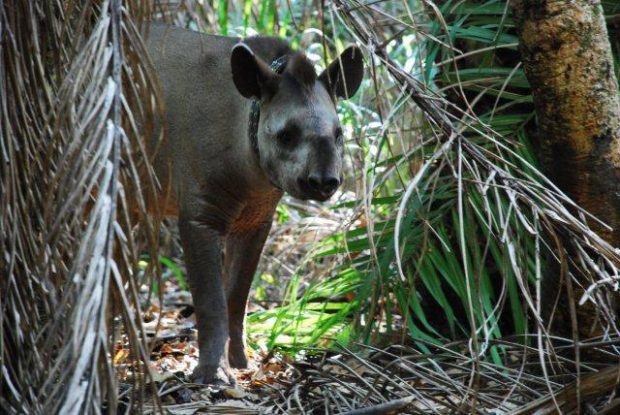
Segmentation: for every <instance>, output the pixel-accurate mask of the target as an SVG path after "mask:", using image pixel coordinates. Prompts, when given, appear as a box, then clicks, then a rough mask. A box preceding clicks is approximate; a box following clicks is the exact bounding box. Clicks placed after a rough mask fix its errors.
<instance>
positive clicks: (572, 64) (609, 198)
mask: <svg viewBox="0 0 620 415" xmlns="http://www.w3.org/2000/svg"><path fill="white" fill-rule="evenodd" d="M513 10H514V14H515V17H516V23H517V31H518V34H519V41H520V52H521V56H522V60H523V64H524V68H525V74H526V76H527V78H528V80H529V82H530V84H531V87H532V94H533V96H534V104H535V107H536V113H537V116H538V132H539V137H540V144H541V150H542V161H543V164H544V167H545V169H546V171H547V173H548V174H549V176H550V178H551V179H552V180H554V182H555V183H556V184H557V185H558V187H560V189H562V190H563V191H565V192H566V193H567V194H568V195H569V196H571V197H572V198H573V199H574V200H575V201H576V202H577V203H578V204H579V205H580V206H582V207H583V208H585V209H586V210H588V211H589V212H591V213H593V214H594V215H595V216H597V217H598V218H600V219H601V220H602V221H604V222H606V223H607V224H609V225H610V226H611V227H612V228H613V231H611V232H610V231H607V230H604V229H602V228H601V227H599V226H597V225H595V224H594V223H593V221H589V223H590V224H591V226H592V227H593V228H594V229H595V230H596V231H598V232H599V233H600V234H601V236H603V237H604V238H606V239H607V240H608V241H609V242H610V243H611V244H613V245H614V246H616V247H620V180H618V179H619V178H620V102H619V100H618V81H617V80H616V77H615V75H614V65H613V56H612V52H611V46H610V43H609V38H608V34H607V28H606V26H605V19H604V16H603V9H602V7H601V4H600V1H599V0H570V1H566V0H513Z"/></svg>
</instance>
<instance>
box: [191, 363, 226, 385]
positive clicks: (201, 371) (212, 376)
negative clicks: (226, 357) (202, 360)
mask: <svg viewBox="0 0 620 415" xmlns="http://www.w3.org/2000/svg"><path fill="white" fill-rule="evenodd" d="M192 381H193V382H194V383H202V384H204V385H215V386H235V385H236V384H237V381H236V378H235V376H234V375H233V374H232V373H231V371H230V369H229V368H227V367H222V366H218V367H217V368H198V367H197V368H196V369H194V373H192Z"/></svg>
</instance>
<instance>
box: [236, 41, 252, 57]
mask: <svg viewBox="0 0 620 415" xmlns="http://www.w3.org/2000/svg"><path fill="white" fill-rule="evenodd" d="M232 50H233V52H234V51H235V50H243V51H244V52H246V53H248V54H250V55H251V56H254V52H252V49H250V47H249V46H248V45H246V44H245V43H243V42H239V43H237V44H236V45H235V46H233V48H232Z"/></svg>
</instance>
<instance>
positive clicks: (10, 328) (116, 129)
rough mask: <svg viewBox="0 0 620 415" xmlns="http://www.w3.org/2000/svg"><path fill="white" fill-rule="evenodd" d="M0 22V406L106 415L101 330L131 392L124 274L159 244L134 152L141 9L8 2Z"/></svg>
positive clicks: (139, 343)
mask: <svg viewBox="0 0 620 415" xmlns="http://www.w3.org/2000/svg"><path fill="white" fill-rule="evenodd" d="M0 13H1V15H0V25H1V26H0V27H1V30H0V35H1V53H0V85H1V88H2V93H1V94H0V96H1V97H2V98H1V99H2V102H1V122H0V125H1V128H0V145H1V148H0V149H1V151H0V157H1V158H2V163H0V195H1V197H0V200H1V202H0V252H2V255H1V258H0V275H1V277H0V307H1V308H2V314H1V315H2V323H1V330H0V359H1V360H2V373H1V374H0V378H1V381H0V408H2V412H3V413H91V412H93V413H100V412H102V411H103V410H104V408H105V407H106V406H107V408H108V409H107V410H108V411H111V412H114V411H115V410H116V407H117V400H116V396H117V389H118V384H117V376H116V369H115V368H114V366H113V362H112V356H113V355H114V347H115V340H116V336H118V335H117V334H115V333H114V332H113V330H112V319H113V318H114V316H122V317H123V319H122V321H123V322H124V324H125V329H126V330H125V331H126V333H128V335H129V336H130V337H132V342H131V344H132V345H133V351H132V353H133V358H132V361H133V362H135V365H134V367H133V368H132V372H133V374H134V375H135V376H134V379H135V385H136V386H137V388H136V389H135V390H142V389H144V388H143V386H144V383H145V378H144V372H145V371H144V367H143V363H141V362H145V361H146V360H147V357H148V356H147V353H146V349H145V345H146V341H145V338H144V335H143V334H142V330H141V328H140V324H141V323H140V319H139V313H138V312H137V310H138V305H139V304H138V298H137V288H136V284H138V283H139V282H137V281H136V279H135V277H134V275H133V274H132V270H133V269H135V267H136V263H137V259H138V255H139V253H140V251H141V249H142V247H141V242H140V241H142V240H144V241H146V243H147V246H148V247H149V249H150V250H151V252H153V253H156V250H157V236H158V233H159V231H158V227H157V225H156V223H157V222H156V221H151V220H150V219H149V218H148V217H147V216H146V213H147V212H146V206H147V204H146V201H148V200H149V199H150V198H154V197H155V196H156V194H155V191H156V186H155V182H154V180H153V179H152V177H153V175H152V172H151V167H150V162H149V157H150V153H149V151H150V150H152V148H150V149H149V148H147V147H146V146H145V144H144V137H145V136H147V135H148V134H150V133H152V131H153V114H156V112H157V104H156V103H157V102H158V99H157V94H156V93H155V90H156V89H155V86H156V85H155V83H154V81H153V79H152V71H151V70H150V69H149V67H148V65H147V64H146V62H147V58H146V54H145V51H144V48H143V45H142V41H141V40H140V37H139V36H138V33H139V32H138V29H137V28H136V26H135V25H134V21H139V20H140V19H143V18H144V17H145V16H148V15H149V13H150V6H149V2H146V1H140V0H136V1H129V2H121V1H120V0H103V1H95V0H93V1H29V0H11V1H4V2H2V3H0ZM147 153H148V154H147ZM155 213H156V212H155ZM139 219H142V221H143V223H144V224H145V226H144V227H143V228H142V229H143V232H142V234H141V235H142V236H140V235H139V234H138V235H137V236H136V234H133V233H132V231H133V227H134V226H135V225H136V223H137V221H138V220H139ZM135 398H136V399H134V400H133V402H134V404H137V403H139V402H140V399H141V395H136V396H135Z"/></svg>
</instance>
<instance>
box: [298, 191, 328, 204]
mask: <svg viewBox="0 0 620 415" xmlns="http://www.w3.org/2000/svg"><path fill="white" fill-rule="evenodd" d="M334 193H336V189H334V190H330V191H328V192H325V191H320V190H306V189H304V190H303V192H302V194H303V197H302V198H301V199H304V200H308V199H309V200H316V201H317V202H325V201H326V200H328V199H329V198H330V197H332V196H333V195H334Z"/></svg>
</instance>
